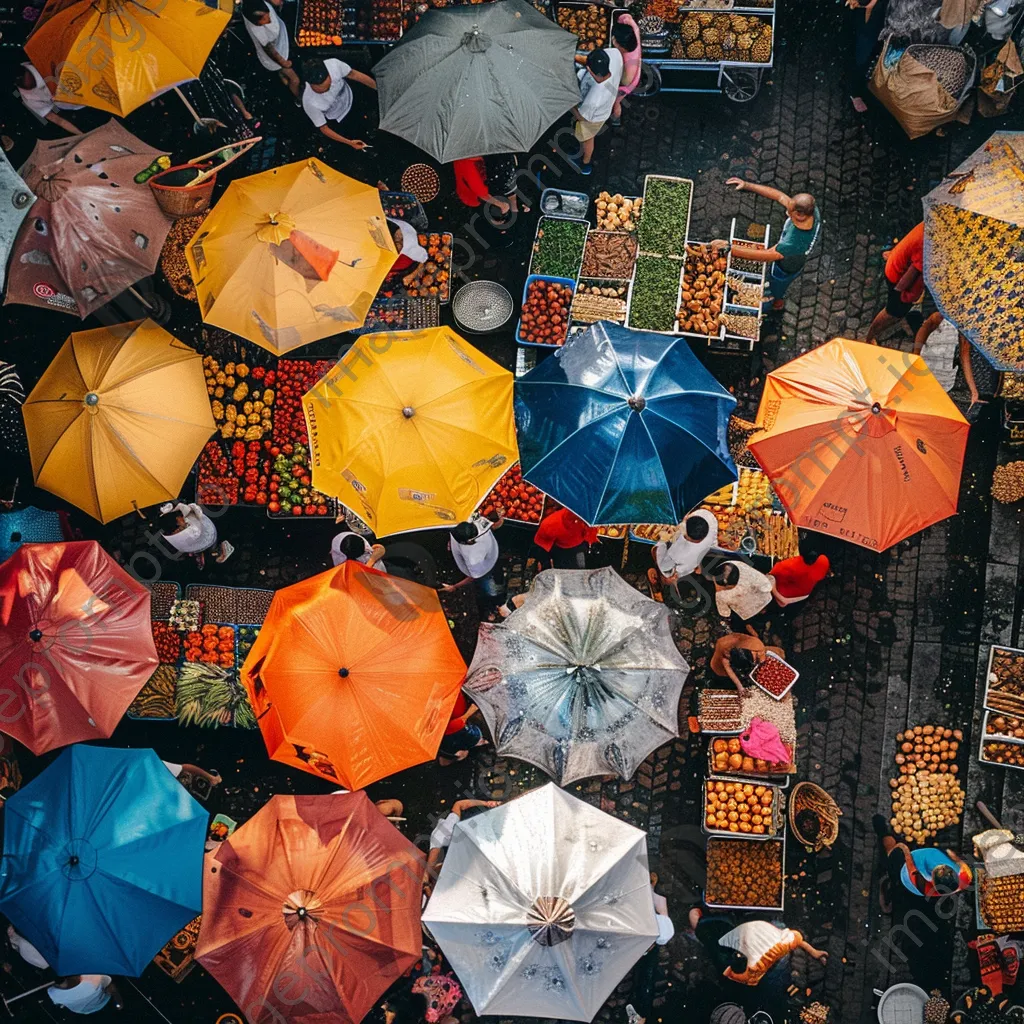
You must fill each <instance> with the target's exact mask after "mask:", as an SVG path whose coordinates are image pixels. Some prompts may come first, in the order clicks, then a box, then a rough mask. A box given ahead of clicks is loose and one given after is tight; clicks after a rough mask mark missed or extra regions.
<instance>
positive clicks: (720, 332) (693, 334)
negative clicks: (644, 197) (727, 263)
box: [672, 238, 725, 345]
mask: <svg viewBox="0 0 1024 1024" xmlns="http://www.w3.org/2000/svg"><path fill="white" fill-rule="evenodd" d="M710 244H711V243H710V242H699V241H697V240H696V239H693V238H687V240H686V245H710ZM684 248H685V246H684ZM689 258H690V255H689V253H687V255H686V258H685V259H684V260H683V272H682V273H681V274H680V275H679V293H678V295H677V297H676V321H675V324H674V325H673V327H672V333H673V334H678V335H679V336H680V337H682V338H697V339H700V340H701V341H706V342H707V343H708V344H709V345H710V344H711V343H712V342H713V341H716V340H721V339H722V338H723V337H725V328H724V327H723V326H722V325H721V324H719V325H718V329H717V330H716V331H715V332H713V333H711V334H701V333H699V332H698V331H689V330H685V331H684V330H683V329H682V328H681V327H680V326H679V315H680V314H681V313H682V311H683V278H684V277H685V275H686V260H687V259H689ZM724 298H725V297H724V295H723V301H724ZM719 312H721V309H719Z"/></svg>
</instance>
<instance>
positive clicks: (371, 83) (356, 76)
mask: <svg viewBox="0 0 1024 1024" xmlns="http://www.w3.org/2000/svg"><path fill="white" fill-rule="evenodd" d="M345 77H346V78H348V79H350V80H351V81H353V82H358V83H359V84H360V85H365V86H366V88H367V89H373V90H374V91H376V89H377V81H376V79H374V78H371V77H370V76H369V75H364V74H363V73H362V71H355V70H352V71H350V72H349V73H348V74H347V75H346V76H345Z"/></svg>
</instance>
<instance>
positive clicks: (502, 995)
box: [423, 783, 658, 1021]
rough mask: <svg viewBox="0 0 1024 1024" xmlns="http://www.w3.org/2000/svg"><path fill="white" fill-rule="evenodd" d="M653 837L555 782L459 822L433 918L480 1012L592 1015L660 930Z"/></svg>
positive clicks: (427, 914) (428, 920) (426, 917)
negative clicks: (651, 861)
mask: <svg viewBox="0 0 1024 1024" xmlns="http://www.w3.org/2000/svg"><path fill="white" fill-rule="evenodd" d="M646 840H647V837H646V835H645V834H644V833H643V832H641V831H640V830H639V829H637V828H634V827H633V826H632V825H627V824H626V823H625V822H623V821H619V820H617V819H615V818H613V817H611V816H610V815H608V814H605V813H604V812H603V811H599V810H598V809H597V808H596V807H592V806H591V805H590V804H587V803H584V802H583V801H582V800H578V799H577V798H576V797H574V796H570V795H569V794H568V793H566V792H565V791H564V790H561V789H559V788H558V787H557V786H556V785H554V783H549V784H548V785H546V786H543V787H542V788H540V789H535V790H533V791H532V792H530V793H527V794H526V795H525V796H521V797H519V798H518V799H516V800H513V801H512V802H510V803H507V804H505V805H503V806H501V807H497V808H495V809H494V810H490V811H487V812H485V813H484V814H478V815H477V816H476V817H474V818H471V819H470V820H469V821H463V822H460V823H459V824H458V825H457V826H456V827H455V833H454V835H453V836H452V842H451V846H450V847H449V849H448V853H447V855H446V857H445V860H444V865H443V867H442V869H441V875H440V877H439V879H438V882H437V885H436V886H435V888H434V892H433V894H432V895H431V897H430V902H429V903H428V904H427V906H426V909H425V910H424V911H423V922H424V924H425V925H426V926H427V927H428V928H429V929H430V934H431V935H433V936H434V938H435V939H436V940H437V942H438V944H439V945H440V946H441V949H442V951H443V952H444V955H445V956H446V957H447V958H448V960H449V961H450V962H451V965H452V967H453V968H454V969H455V973H456V974H457V975H458V978H459V981H460V982H461V983H462V986H463V988H464V989H465V991H466V995H467V996H469V999H470V1002H472V1004H473V1009H474V1010H475V1011H476V1012H477V1014H479V1015H484V1014H487V1015H492V1014H493V1015H495V1016H499V1015H500V1016H515V1017H554V1018H561V1019H565V1020H585V1021H589V1020H593V1018H594V1016H595V1015H596V1014H597V1012H598V1010H599V1009H600V1008H601V1006H602V1004H603V1003H604V1001H605V1000H606V999H607V998H608V996H609V995H611V993H612V991H613V990H614V989H615V986H616V985H618V984H619V982H620V981H622V979H623V977H624V976H625V974H626V972H627V971H629V969H630V968H631V967H632V966H633V964H634V963H636V961H637V959H638V958H639V957H640V956H641V955H642V954H643V953H644V952H645V951H646V950H647V949H648V947H649V946H650V945H651V944H652V943H653V942H654V940H655V938H656V937H657V935H658V928H657V925H656V923H655V920H654V904H653V901H652V898H651V883H650V876H649V873H648V866H647V841H646ZM482 894H483V898H482Z"/></svg>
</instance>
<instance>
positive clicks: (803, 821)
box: [796, 807, 821, 842]
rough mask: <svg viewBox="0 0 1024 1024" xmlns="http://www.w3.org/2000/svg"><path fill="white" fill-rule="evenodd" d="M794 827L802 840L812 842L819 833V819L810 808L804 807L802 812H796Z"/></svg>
mask: <svg viewBox="0 0 1024 1024" xmlns="http://www.w3.org/2000/svg"><path fill="white" fill-rule="evenodd" d="M796 827H797V829H798V830H799V832H800V835H802V836H803V837H804V839H809V840H811V841H812V842H813V841H814V840H815V839H817V838H818V833H819V832H820V831H821V818H819V817H818V815H817V813H816V812H815V811H812V810H811V809H810V807H805V808H804V809H803V810H802V811H797V815H796Z"/></svg>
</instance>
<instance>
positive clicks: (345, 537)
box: [331, 530, 388, 572]
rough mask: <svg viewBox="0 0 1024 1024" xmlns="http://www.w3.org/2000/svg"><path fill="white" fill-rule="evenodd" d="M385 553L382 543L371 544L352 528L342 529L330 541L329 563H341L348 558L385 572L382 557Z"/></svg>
mask: <svg viewBox="0 0 1024 1024" xmlns="http://www.w3.org/2000/svg"><path fill="white" fill-rule="evenodd" d="M385 554H386V549H385V547H384V545H383V544H371V543H370V542H369V541H368V540H367V539H366V538H365V537H363V536H360V535H359V534H358V533H355V532H353V531H352V530H342V531H341V533H339V534H336V535H335V537H334V540H332V541H331V563H332V564H333V565H335V566H338V565H342V564H344V563H345V562H347V561H348V560H349V559H350V558H351V559H352V560H353V561H355V562H362V564H363V565H365V566H366V567H367V568H368V569H379V570H380V571H381V572H387V571H388V570H387V567H386V566H385V565H384V563H383V561H382V559H383V558H384V555H385Z"/></svg>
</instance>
